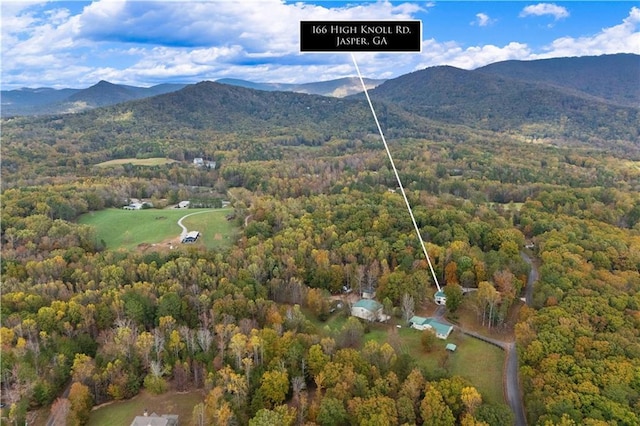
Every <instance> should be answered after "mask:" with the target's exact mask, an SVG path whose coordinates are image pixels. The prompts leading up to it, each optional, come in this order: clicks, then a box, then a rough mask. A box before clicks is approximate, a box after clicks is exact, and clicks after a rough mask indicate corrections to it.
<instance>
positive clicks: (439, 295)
mask: <svg viewBox="0 0 640 426" xmlns="http://www.w3.org/2000/svg"><path fill="white" fill-rule="evenodd" d="M433 298H434V301H435V302H436V305H446V304H447V295H446V294H444V291H442V290H438V291H436V294H435V296H434V297H433Z"/></svg>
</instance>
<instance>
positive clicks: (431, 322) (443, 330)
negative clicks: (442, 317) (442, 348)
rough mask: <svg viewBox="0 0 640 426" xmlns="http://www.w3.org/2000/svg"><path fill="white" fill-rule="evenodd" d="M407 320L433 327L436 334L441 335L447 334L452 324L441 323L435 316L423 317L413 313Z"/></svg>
mask: <svg viewBox="0 0 640 426" xmlns="http://www.w3.org/2000/svg"><path fill="white" fill-rule="evenodd" d="M409 322H410V323H412V324H417V325H428V326H430V327H432V328H433V330H434V331H435V332H436V334H443V335H446V334H449V332H450V331H451V329H452V328H453V326H452V325H448V324H443V323H441V322H440V321H438V320H437V319H435V318H424V317H419V316H415V315H414V316H412V317H411V319H410V320H409Z"/></svg>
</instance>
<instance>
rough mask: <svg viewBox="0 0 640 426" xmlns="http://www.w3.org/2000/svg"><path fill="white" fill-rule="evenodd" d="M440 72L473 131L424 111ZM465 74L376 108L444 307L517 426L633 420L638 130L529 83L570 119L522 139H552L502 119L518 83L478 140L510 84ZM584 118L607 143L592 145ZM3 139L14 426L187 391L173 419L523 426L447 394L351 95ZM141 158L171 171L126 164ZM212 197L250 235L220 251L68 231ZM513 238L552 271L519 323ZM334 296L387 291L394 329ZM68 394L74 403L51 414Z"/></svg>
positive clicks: (113, 120)
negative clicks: (126, 210) (114, 242)
mask: <svg viewBox="0 0 640 426" xmlns="http://www.w3.org/2000/svg"><path fill="white" fill-rule="evenodd" d="M427 74H428V75H430V76H431V77H430V78H433V79H436V77H437V79H436V81H438V82H439V83H438V84H437V85H435V83H434V86H428V87H435V86H438V87H439V88H440V89H439V90H444V89H448V90H449V92H450V93H449V95H448V97H447V99H459V100H463V99H466V100H467V102H466V104H465V108H466V111H468V115H466V116H465V115H461V116H460V117H461V120H453V117H454V116H456V114H457V112H455V113H454V112H453V111H462V110H458V109H456V108H461V107H460V106H459V105H458V104H457V103H455V102H451V110H448V109H447V108H446V107H445V106H444V104H442V103H441V106H442V107H441V108H440V109H433V110H434V111H435V112H433V113H431V112H429V113H426V112H425V111H427V110H428V111H431V110H432V108H431V107H430V106H429V105H430V104H429V103H428V102H427V99H426V98H425V99H423V102H422V103H420V102H419V100H420V96H421V95H420V93H418V89H420V90H423V89H424V87H425V84H431V83H428V80H429V79H427V80H425V79H423V76H424V75H427ZM467 76H468V74H467V72H462V71H461V70H454V69H449V68H438V69H432V70H428V72H425V73H416V74H415V75H413V74H412V75H409V76H405V77H402V78H399V79H396V80H392V81H389V82H387V83H385V85H387V84H390V83H391V84H394V85H396V86H395V89H394V90H395V91H393V93H398V96H400V95H399V94H401V93H405V94H406V96H404V97H399V98H398V101H399V102H398V103H394V99H392V98H390V97H389V96H383V95H384V93H385V92H383V91H381V92H376V91H372V98H373V101H374V104H375V105H376V111H377V113H378V115H379V117H380V118H381V123H382V126H383V129H384V131H385V134H386V135H387V138H388V141H389V143H390V149H391V151H392V153H393V156H394V159H395V162H396V165H397V167H398V169H399V174H400V177H401V179H402V181H403V183H404V185H405V187H406V189H407V195H408V198H409V201H410V203H411V205H412V206H413V208H414V213H415V217H416V221H417V225H418V227H419V230H420V233H421V235H422V237H423V238H424V240H425V242H426V247H427V250H428V252H429V254H430V256H431V257H432V259H433V261H434V267H435V272H436V275H437V277H438V279H439V280H440V283H441V284H443V285H445V289H446V292H447V293H448V294H449V295H451V296H452V297H451V299H450V300H451V302H449V301H448V304H447V316H446V319H447V320H449V321H452V322H453V323H455V324H458V325H460V327H472V328H473V329H474V330H477V331H478V332H479V333H481V334H483V335H486V336H490V337H493V338H497V339H502V340H504V341H510V340H509V339H512V340H514V341H515V342H516V345H517V346H516V347H517V351H518V354H519V361H520V377H521V382H522V386H523V395H524V402H525V409H526V413H527V418H528V423H529V424H531V425H538V424H539V425H555V424H558V425H570V424H576V425H577V424H586V425H603V424H612V425H613V424H618V425H622V424H625V425H626V424H629V425H633V424H638V423H639V422H640V375H639V373H638V372H639V371H640V331H639V330H640V195H639V194H640V162H638V158H637V157H636V155H637V148H638V145H637V143H638V140H637V134H636V133H634V132H637V126H636V127H635V128H634V127H633V120H636V119H637V115H638V110H637V109H634V108H627V107H625V108H622V107H616V106H612V105H610V104H607V103H604V102H600V103H589V102H591V101H589V100H587V98H585V97H577V98H576V97H571V96H573V95H569V94H564V92H552V91H551V90H552V89H548V88H545V89H541V88H540V87H541V86H537V85H536V86H529V87H530V88H532V89H531V90H532V92H531V93H535V96H539V97H540V100H541V102H544V105H546V106H547V107H548V108H552V107H553V108H555V109H554V111H556V112H557V113H562V114H565V115H566V116H567V117H570V118H569V119H568V122H570V123H574V124H571V125H570V124H567V126H566V127H565V128H562V127H559V126H560V125H559V124H557V122H556V121H555V120H556V118H555V117H554V116H551V115H549V116H548V117H547V116H545V115H544V114H543V113H542V112H541V113H540V115H539V116H536V117H538V118H540V119H541V120H542V122H543V123H544V129H545V130H544V137H540V138H537V139H535V140H532V138H531V129H532V128H536V129H540V126H542V124H540V123H541V122H537V121H535V120H533V118H532V120H531V121H527V120H526V116H523V115H518V113H517V111H519V110H520V109H519V108H521V105H520V104H515V105H512V106H511V107H509V104H508V102H510V101H511V100H514V99H516V97H517V96H516V95H515V94H516V93H517V91H518V90H519V89H518V87H523V86H517V85H516V86H514V85H513V84H511V83H509V84H505V85H504V86H509V87H510V88H511V89H510V90H513V92H512V93H513V96H512V97H508V96H507V97H503V98H502V99H503V102H504V103H505V105H504V106H501V107H500V108H497V109H496V110H494V111H493V112H492V114H494V115H492V116H491V120H489V121H492V120H493V119H494V118H495V120H496V122H497V123H498V125H496V126H493V125H489V124H488V121H485V122H483V121H481V120H480V121H478V122H476V121H474V120H476V119H477V118H478V111H485V110H486V108H487V105H486V104H485V102H489V100H490V99H492V97H494V96H499V93H501V92H500V90H502V89H501V85H493V86H492V84H493V83H491V84H490V82H491V81H494V82H495V81H498V80H479V81H480V83H482V84H480V83H477V82H476V83H473V82H470V81H469V79H468V77H467ZM491 78H494V77H491ZM403 79H404V80H403ZM403 81H404V82H405V83H406V85H403V84H401V83H402V82H403ZM504 81H505V82H506V81H507V79H506V78H504ZM444 83H446V84H444ZM382 87H384V85H383V86H381V87H380V90H381V89H382ZM391 87H393V86H391ZM545 87H546V86H545ZM376 90H378V89H376ZM457 90H460V91H459V92H457ZM483 90H484V92H483ZM523 90H524V89H523ZM389 93H391V91H390V92H389ZM442 93H444V92H442ZM465 93H466V95H465ZM414 95H415V96H414ZM394 96H395V95H394ZM433 96H436V94H434V95H433ZM438 96H440V95H438ZM442 96H444V95H442ZM532 96H533V95H532ZM565 96H566V97H565ZM383 98H384V99H383ZM432 99H435V98H432ZM442 99H444V97H443V98H442ZM565 101H567V102H569V103H568V104H566V103H563V102H565ZM442 102H444V101H442ZM573 102H576V103H575V104H574V103H573ZM581 102H584V103H581ZM454 104H455V105H454ZM571 105H578V106H579V108H576V109H573V108H570V106H571ZM594 106H597V108H598V109H597V111H594V110H590V108H593V107H594ZM583 107H584V108H583ZM587 110H590V112H588V111H587ZM509 111H514V114H513V115H510V114H509ZM447 114H448V115H447ZM587 114H592V115H587ZM580 117H582V118H580ZM588 117H595V118H594V119H596V118H597V120H598V125H597V126H592V127H587V128H582V127H581V125H579V124H578V123H579V122H580V121H579V120H587V118H588ZM603 117H605V118H606V119H605V118H603ZM634 117H635V118H634ZM2 129H3V143H2V146H1V154H2V158H3V161H2V165H1V167H2V169H1V170H2V177H3V179H2V188H3V189H2V196H1V200H0V201H1V206H2V211H1V213H2V214H1V217H0V227H1V238H2V257H1V264H0V267H1V271H0V272H1V274H2V280H3V282H2V300H1V304H0V309H1V327H0V338H1V344H2V347H1V350H2V354H1V355H2V361H1V362H2V365H1V376H0V379H1V385H2V402H3V403H5V404H6V405H7V406H6V407H5V408H4V409H3V412H2V415H3V416H4V417H6V421H8V422H9V423H8V424H14V423H15V422H22V421H24V420H25V418H27V412H28V411H30V410H33V409H36V408H39V407H48V406H51V411H52V413H53V414H54V415H55V416H63V414H64V413H65V412H67V413H68V417H67V419H68V420H69V422H70V423H72V424H84V422H86V420H87V419H88V418H89V416H90V413H89V409H90V407H91V406H94V405H98V404H101V403H103V402H108V401H112V400H122V399H126V398H130V397H132V396H134V395H136V394H138V393H139V392H140V391H141V390H142V389H145V390H146V391H148V392H150V393H160V394H161V393H166V392H175V391H183V390H187V389H193V388H197V389H201V390H202V392H203V395H205V396H204V397H203V398H202V403H201V404H200V405H198V406H196V407H194V410H193V412H194V416H193V417H194V418H193V419H191V418H189V419H182V418H181V419H180V424H227V425H230V424H242V425H245V424H251V425H260V424H282V425H304V424H317V425H351V424H359V425H369V424H371V425H373V424H375V425H384V424H387V425H400V424H425V425H432V424H442V425H454V424H461V425H491V426H494V425H496V426H502V425H505V424H512V423H513V422H514V416H513V413H511V411H510V409H509V407H508V406H507V405H506V404H505V402H504V401H503V400H501V399H500V397H498V398H496V397H495V396H494V395H492V394H491V393H489V392H487V391H486V390H485V389H486V386H487V385H486V382H485V381H483V380H477V378H473V379H472V378H469V377H463V376H462V375H459V374H456V371H457V370H456V369H455V364H454V363H453V361H452V360H453V359H455V358H453V357H455V356H464V353H465V352H464V351H465V350H466V348H465V346H464V344H461V345H460V348H459V349H458V352H457V353H455V354H448V353H447V352H446V351H445V350H444V344H442V345H440V346H438V344H434V343H433V341H434V338H431V337H429V336H428V335H427V337H422V336H421V335H420V334H419V333H421V332H419V331H417V330H413V329H408V328H407V327H406V325H407V322H406V319H407V315H408V314H409V313H422V312H427V311H429V312H430V311H432V310H433V308H434V304H433V301H432V300H433V294H434V292H435V286H434V283H433V281H432V278H431V275H430V273H429V270H428V268H427V264H426V261H425V259H424V256H423V254H422V251H421V248H420V245H419V242H418V240H417V238H416V235H415V232H414V229H413V226H412V224H411V221H410V219H409V217H408V213H407V211H406V208H405V205H404V201H403V199H402V197H401V195H400V194H399V193H398V190H397V182H396V179H395V176H394V174H393V171H392V170H391V168H390V165H389V162H388V159H387V157H386V154H385V152H384V149H383V147H382V144H381V142H380V138H379V136H378V135H377V133H376V132H377V131H376V127H375V123H374V122H373V119H372V117H371V114H370V111H369V109H368V106H367V105H366V104H365V103H364V102H363V101H362V100H359V99H343V100H340V99H331V98H324V97H320V96H311V95H304V94H293V93H282V92H261V91H253V90H251V89H246V88H241V87H231V86H225V85H220V84H216V83H210V82H204V83H201V84H198V85H194V86H189V87H187V88H185V89H183V90H181V91H178V92H175V93H171V94H166V95H162V96H159V97H155V98H152V99H146V100H139V101H135V102H131V103H125V104H121V105H117V106H110V107H106V108H100V109H97V110H94V111H89V112H85V113H81V114H73V115H57V116H50V117H40V118H31V119H26V118H20V119H11V120H5V121H3V122H2ZM570 135H572V136H570ZM612 135H615V136H612ZM533 142H535V143H533ZM569 143H570V144H571V145H570V146H566V145H567V144H569ZM613 148H615V149H613ZM151 157H163V158H164V157H169V158H172V159H174V160H177V161H176V162H172V163H167V164H161V165H152V166H143V165H137V164H135V160H136V159H141V158H151ZM195 157H200V158H202V157H204V158H206V159H207V160H212V161H215V162H216V165H215V167H196V166H195V165H194V163H193V159H194V158H195ZM127 158H128V159H130V160H131V162H129V163H127V162H123V164H119V165H115V166H109V167H105V166H103V165H99V163H102V162H103V161H106V160H112V159H127ZM202 197H219V198H225V199H228V200H229V201H230V202H231V204H232V207H233V209H234V214H233V215H230V216H229V220H233V221H234V223H235V224H236V225H237V226H238V227H239V228H241V229H242V231H241V232H240V234H239V236H238V237H237V239H235V240H233V241H232V242H231V244H229V246H227V247H229V248H221V249H215V250H207V249H206V248H205V247H204V246H203V245H202V244H193V245H178V246H174V247H173V248H171V249H169V248H160V247H157V248H156V249H153V248H150V247H147V246H145V247H139V248H138V249H136V250H132V251H126V250H124V249H120V248H118V247H107V246H105V243H104V241H100V240H99V239H98V238H97V237H96V235H97V232H96V229H94V228H91V227H89V226H86V225H81V224H79V222H78V218H79V217H80V216H81V215H84V214H89V213H90V212H93V211H98V210H104V209H107V208H110V207H117V208H120V207H122V206H123V205H124V204H126V203H128V202H129V200H131V199H144V200H149V201H151V202H152V203H153V205H154V206H155V207H156V208H158V210H157V211H158V215H157V217H156V219H157V220H160V219H161V218H162V216H163V215H162V210H160V209H161V208H163V207H167V206H172V205H174V204H177V203H178V202H180V201H183V200H189V199H192V200H193V199H200V198H202ZM130 213H131V214H132V215H135V214H136V212H135V211H132V212H130ZM185 214H186V212H185ZM178 233H179V229H178V227H177V226H176V234H178ZM525 244H528V246H529V247H530V249H529V250H530V251H529V253H530V255H531V256H532V257H534V258H535V261H536V262H537V265H538V267H537V268H538V271H539V273H540V277H539V280H538V282H537V284H536V286H535V288H534V293H533V304H532V306H530V307H527V306H524V304H523V303H522V302H521V301H520V296H521V295H522V293H521V291H522V290H523V287H524V285H525V283H526V282H527V275H528V273H529V271H530V267H529V265H528V264H527V263H526V262H525V261H524V260H523V257H522V255H521V252H522V251H523V250H525V248H524V246H525ZM149 246H150V245H149ZM165 247H167V246H165ZM459 285H462V286H464V287H466V288H471V289H476V288H477V291H472V292H470V293H469V294H467V295H465V296H461V291H460V287H459ZM345 288H346V289H348V290H349V291H350V292H353V293H354V294H357V293H359V291H360V290H362V289H365V288H375V289H376V293H377V294H376V298H377V299H378V300H379V301H380V302H381V303H382V304H383V306H384V311H385V313H386V314H388V315H389V316H390V317H391V319H390V322H389V323H388V324H377V323H367V322H361V321H360V320H358V319H356V318H355V317H350V316H349V306H348V303H347V301H346V299H342V297H343V296H342V293H343V292H344V289H345ZM456 295H458V296H459V297H455V296H456ZM337 300H345V303H344V304H342V305H339V304H338V303H337ZM396 324H397V325H401V326H402V328H401V329H398V328H396V326H395V325H396ZM414 332H415V333H418V334H412V333H414ZM456 333H460V332H459V331H458V330H456V331H454V336H456ZM454 338H456V337H454ZM456 341H457V340H456ZM481 361H482V360H481V359H478V360H477V362H478V363H480V362H481ZM498 368H500V367H498ZM480 373H482V372H480ZM489 379H495V380H497V381H498V382H500V383H501V379H500V378H499V377H498V378H495V377H494V378H489ZM489 381H490V380H489ZM72 383H73V384H74V389H75V390H74V392H73V393H72V395H71V396H70V397H69V399H70V401H68V402H65V401H64V400H57V398H58V396H59V395H60V394H61V393H62V390H63V389H64V388H65V387H67V386H69V385H71V384H72ZM498 394H500V392H498ZM51 404H53V405H51ZM65 404H67V405H66V406H65ZM65 407H66V408H65ZM4 421H5V420H4V419H3V422H4ZM3 424H4V423H3Z"/></svg>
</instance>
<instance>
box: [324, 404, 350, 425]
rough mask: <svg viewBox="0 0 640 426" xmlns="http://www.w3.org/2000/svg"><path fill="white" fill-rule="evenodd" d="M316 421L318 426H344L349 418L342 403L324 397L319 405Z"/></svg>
mask: <svg viewBox="0 0 640 426" xmlns="http://www.w3.org/2000/svg"><path fill="white" fill-rule="evenodd" d="M316 421H317V422H318V424H319V425H320V426H346V425H348V424H349V417H348V415H347V410H346V409H345V408H344V404H343V403H342V401H340V400H337V399H335V398H331V397H326V398H323V399H322V402H321V403H320V408H319V410H318V416H317V418H316Z"/></svg>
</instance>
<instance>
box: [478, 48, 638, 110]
mask: <svg viewBox="0 0 640 426" xmlns="http://www.w3.org/2000/svg"><path fill="white" fill-rule="evenodd" d="M476 71H479V72H483V73H488V74H495V75H500V76H503V77H510V78H515V79H518V80H521V81H529V82H532V81H536V82H542V83H548V84H552V85H554V86H557V87H565V88H569V89H574V90H576V91H578V92H582V93H584V94H588V95H592V96H596V97H598V98H601V99H603V100H607V101H609V102H612V103H616V104H619V105H625V106H631V107H638V106H640V85H638V78H639V77H638V76H639V75H640V56H639V55H634V54H631V53H620V54H617V55H602V56H585V57H582V58H553V59H541V60H537V61H504V62H496V63H494V64H490V65H486V66H484V67H481V68H477V69H476Z"/></svg>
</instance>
